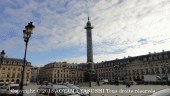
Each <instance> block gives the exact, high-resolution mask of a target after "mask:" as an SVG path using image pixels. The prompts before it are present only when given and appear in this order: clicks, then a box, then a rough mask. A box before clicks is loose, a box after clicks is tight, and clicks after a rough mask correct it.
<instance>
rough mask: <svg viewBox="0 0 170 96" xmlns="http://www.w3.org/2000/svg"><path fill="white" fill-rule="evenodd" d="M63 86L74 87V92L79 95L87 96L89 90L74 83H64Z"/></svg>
mask: <svg viewBox="0 0 170 96" xmlns="http://www.w3.org/2000/svg"><path fill="white" fill-rule="evenodd" d="M65 86H67V87H69V88H70V89H74V90H75V93H76V94H79V95H80V96H89V94H90V93H89V92H87V91H86V89H82V88H80V87H78V86H77V85H74V84H65Z"/></svg>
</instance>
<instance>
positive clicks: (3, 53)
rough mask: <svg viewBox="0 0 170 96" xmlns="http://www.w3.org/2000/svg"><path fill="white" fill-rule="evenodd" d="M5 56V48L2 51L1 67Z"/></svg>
mask: <svg viewBox="0 0 170 96" xmlns="http://www.w3.org/2000/svg"><path fill="white" fill-rule="evenodd" d="M4 56H5V52H4V50H2V52H1V64H0V68H1V65H2V64H3V59H4Z"/></svg>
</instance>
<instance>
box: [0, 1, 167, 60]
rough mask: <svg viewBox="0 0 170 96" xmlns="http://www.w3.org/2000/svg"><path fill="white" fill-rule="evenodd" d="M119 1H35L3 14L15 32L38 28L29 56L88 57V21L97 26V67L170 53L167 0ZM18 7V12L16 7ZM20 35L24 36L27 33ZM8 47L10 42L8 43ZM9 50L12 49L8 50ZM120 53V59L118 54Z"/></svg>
mask: <svg viewBox="0 0 170 96" xmlns="http://www.w3.org/2000/svg"><path fill="white" fill-rule="evenodd" d="M120 1H121V0H120ZM120 1H119V0H108V1H103V0H101V1H84V0H82V1H76V0H73V1H70V0H68V1H67V0H61V1H53V0H46V1H45V2H36V1H33V0H31V1H29V2H28V4H27V3H26V2H20V3H19V2H18V3H17V5H18V6H20V8H18V9H13V8H6V9H5V10H4V14H8V15H10V16H11V17H10V18H7V19H9V20H10V21H13V22H15V23H19V26H18V27H16V28H18V29H19V30H22V29H21V28H24V26H23V25H25V24H26V22H29V20H31V21H33V22H34V23H33V24H34V25H35V30H34V34H33V35H32V39H31V40H30V43H29V48H28V51H32V52H45V51H49V50H54V49H55V50H57V49H58V48H68V49H69V48H71V47H72V46H74V47H77V48H78V47H79V48H80V49H79V50H78V51H83V52H85V50H86V30H85V29H84V26H85V25H86V22H87V17H88V16H90V21H91V23H92V25H93V26H94V29H93V30H92V34H93V52H94V54H98V55H96V56H94V61H95V62H99V61H102V60H109V59H110V60H111V59H113V58H117V57H118V58H123V57H124V56H123V55H125V56H128V55H133V56H135V55H142V54H143V53H146V54H147V53H148V51H161V50H168V41H169V30H170V27H169V25H170V11H169V9H170V2H169V1H167V0H164V1H162V0H150V1H149V0H131V1H129V0H122V1H121V2H120ZM14 5H15V6H16V4H15V3H14ZM4 19H6V18H4ZM20 22H21V23H20ZM7 23H10V22H8V21H7ZM9 25H12V24H9ZM15 26H17V25H15ZM0 32H2V31H0ZM18 34H20V36H21V34H22V32H20V33H18ZM141 40H143V41H141ZM9 41H10V40H7V41H5V42H8V43H9ZM11 42H12V41H11ZM1 44H4V43H1ZM5 46H6V47H9V45H5ZM10 46H11V45H10ZM16 46H17V44H16V45H14V44H13V47H14V48H15V49H16V50H17V49H18V47H16ZM161 46H164V47H161ZM4 48H5V47H4ZM11 50H12V49H11ZM117 51H120V53H117V54H116V52H117ZM100 54H101V55H100ZM56 60H61V61H62V60H68V62H71V61H72V62H74V61H75V62H84V61H86V58H85V57H84V56H82V57H79V58H65V59H56ZM76 60H77V61H76Z"/></svg>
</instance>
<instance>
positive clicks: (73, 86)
mask: <svg viewBox="0 0 170 96" xmlns="http://www.w3.org/2000/svg"><path fill="white" fill-rule="evenodd" d="M67 86H68V87H69V88H71V89H81V88H80V87H77V86H75V85H67Z"/></svg>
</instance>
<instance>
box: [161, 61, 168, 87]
mask: <svg viewBox="0 0 170 96" xmlns="http://www.w3.org/2000/svg"><path fill="white" fill-rule="evenodd" d="M161 65H162V66H163V67H165V76H166V82H167V84H168V86H170V84H169V81H168V76H167V70H166V68H167V66H168V65H169V63H168V61H161Z"/></svg>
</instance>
